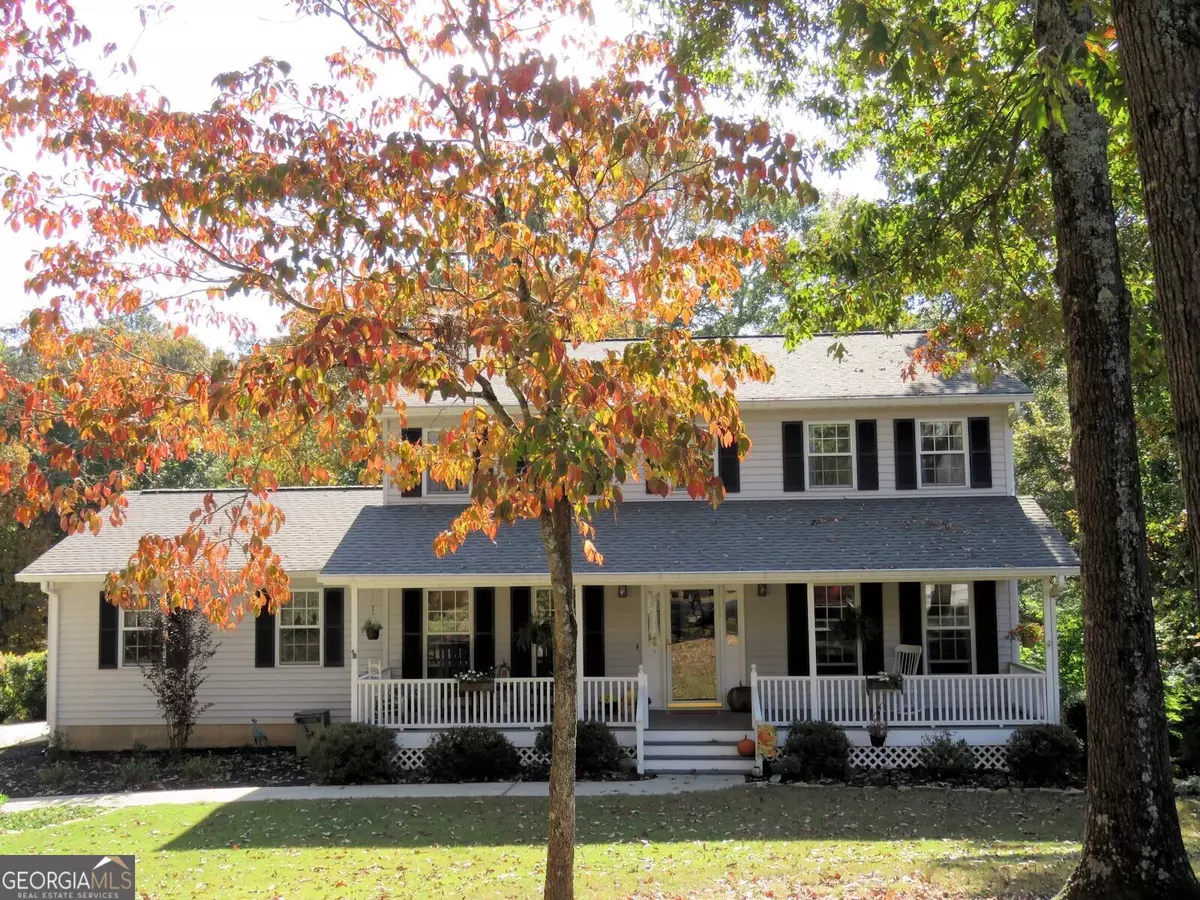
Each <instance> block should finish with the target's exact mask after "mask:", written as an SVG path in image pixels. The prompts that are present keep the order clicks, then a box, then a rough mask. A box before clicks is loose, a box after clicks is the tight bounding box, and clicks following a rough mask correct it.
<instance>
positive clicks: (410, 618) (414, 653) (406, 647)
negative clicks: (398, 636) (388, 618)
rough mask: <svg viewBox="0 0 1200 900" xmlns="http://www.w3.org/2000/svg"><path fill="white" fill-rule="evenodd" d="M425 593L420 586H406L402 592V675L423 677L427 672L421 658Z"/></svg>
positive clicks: (402, 676)
mask: <svg viewBox="0 0 1200 900" xmlns="http://www.w3.org/2000/svg"><path fill="white" fill-rule="evenodd" d="M423 599H424V595H423V594H422V592H421V589H420V588H405V589H404V592H403V593H402V594H401V601H400V621H401V625H400V628H401V632H402V636H403V640H402V642H401V645H400V677H401V678H421V677H422V676H423V675H424V674H425V665H424V660H422V659H421V636H422V633H423V629H424V624H425V623H424V610H422V608H421V607H422V606H423V603H422V600H423Z"/></svg>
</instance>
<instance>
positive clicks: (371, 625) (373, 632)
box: [362, 619, 383, 641]
mask: <svg viewBox="0 0 1200 900" xmlns="http://www.w3.org/2000/svg"><path fill="white" fill-rule="evenodd" d="M362 630H363V634H365V635H366V636H367V640H368V641H377V640H379V633H380V632H381V631H383V626H382V625H380V624H379V623H378V622H376V621H375V620H374V619H367V621H365V622H363V627H362Z"/></svg>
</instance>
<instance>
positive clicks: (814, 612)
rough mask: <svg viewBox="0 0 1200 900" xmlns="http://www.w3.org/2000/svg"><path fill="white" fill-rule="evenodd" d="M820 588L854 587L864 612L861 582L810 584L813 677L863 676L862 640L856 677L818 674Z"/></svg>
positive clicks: (857, 606)
mask: <svg viewBox="0 0 1200 900" xmlns="http://www.w3.org/2000/svg"><path fill="white" fill-rule="evenodd" d="M806 424H807V423H806ZM819 587H837V588H847V587H852V588H854V603H853V604H852V605H853V606H854V608H855V609H857V610H858V611H859V612H860V613H861V612H862V596H861V593H862V585H861V584H860V583H859V582H857V581H822V582H819V583H818V582H810V583H809V585H808V601H809V609H808V612H809V621H810V622H811V630H812V639H811V640H812V644H811V648H810V649H811V651H812V658H811V661H810V663H809V665H810V666H811V668H812V677H814V678H853V677H855V676H857V675H862V674H863V670H862V667H863V646H862V640H861V639H859V640H855V641H854V642H853V643H854V644H855V647H856V649H855V653H854V655H855V668H856V670H857V671H856V672H855V675H820V674H819V673H818V672H817V668H818V667H819V666H820V665H821V663H820V662H819V661H818V660H817V645H818V641H817V588H819ZM826 665H839V663H826ZM840 665H845V663H840Z"/></svg>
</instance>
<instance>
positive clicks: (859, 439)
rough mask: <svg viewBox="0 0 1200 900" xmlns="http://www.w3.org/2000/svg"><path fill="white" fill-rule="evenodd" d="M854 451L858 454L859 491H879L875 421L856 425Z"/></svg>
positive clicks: (877, 442)
mask: <svg viewBox="0 0 1200 900" xmlns="http://www.w3.org/2000/svg"><path fill="white" fill-rule="evenodd" d="M854 449H855V450H856V451H857V453H858V489H859V490H860V491H877V490H879V440H878V436H877V435H876V432H875V420H874V419H859V420H858V421H857V422H855V423H854Z"/></svg>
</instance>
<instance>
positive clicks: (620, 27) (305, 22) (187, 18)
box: [0, 0, 880, 346]
mask: <svg viewBox="0 0 1200 900" xmlns="http://www.w3.org/2000/svg"><path fill="white" fill-rule="evenodd" d="M75 7H76V10H77V12H78V14H79V19H80V21H82V22H83V23H84V24H86V25H87V27H88V28H89V29H90V30H91V32H92V36H93V39H94V46H95V47H96V48H99V47H101V46H102V45H103V44H105V43H107V42H109V41H113V42H115V43H116V44H117V45H118V46H119V47H120V50H119V51H118V53H117V54H116V55H115V56H114V59H116V58H124V56H125V55H128V50H129V48H131V47H132V48H133V57H134V59H135V61H136V63H137V67H138V71H137V75H136V76H131V77H127V78H122V79H120V80H114V81H113V82H112V84H111V86H112V87H113V88H120V89H135V88H138V87H141V86H149V87H151V88H152V89H154V90H155V91H157V92H158V93H161V94H162V95H164V96H165V97H167V98H168V99H169V100H170V102H171V105H172V107H173V108H175V109H188V108H201V107H203V106H206V105H207V104H208V103H209V102H210V101H211V99H212V96H213V94H214V89H213V87H212V79H213V77H214V76H215V75H217V74H218V73H221V72H227V71H231V70H234V69H240V68H244V67H245V66H246V65H248V64H250V63H252V62H254V61H256V60H258V59H261V58H262V57H264V56H271V57H275V58H277V59H283V60H286V61H288V62H289V63H291V64H292V66H293V69H292V77H293V78H295V79H296V80H297V81H298V82H299V83H301V84H305V83H309V82H314V81H319V80H322V79H323V78H324V77H326V74H327V69H326V67H325V64H324V56H325V54H326V53H328V52H329V51H331V50H334V49H337V48H339V47H341V46H342V45H343V44H345V43H349V42H351V39H352V36H350V35H348V34H347V33H345V32H344V31H343V30H342V29H339V28H338V27H337V24H336V23H334V22H333V21H331V20H329V19H315V18H301V17H299V16H298V15H297V14H296V12H295V11H294V8H293V7H292V6H291V5H290V4H289V3H288V2H286V0H174V3H173V8H172V9H171V10H169V11H168V12H166V13H165V14H163V15H162V16H161V17H160V18H159V19H157V20H154V21H152V22H151V24H150V25H149V27H148V28H146V29H145V30H144V31H143V29H142V26H141V23H140V21H139V18H138V11H137V10H138V4H137V0H75ZM595 9H596V28H597V29H598V30H599V31H600V32H601V33H602V34H605V35H609V36H612V37H621V36H623V35H625V34H628V33H629V32H630V31H632V30H634V29H635V27H637V23H635V22H634V21H633V20H631V19H630V17H629V15H628V14H627V13H626V12H625V10H624V9H623V8H622V7H621V6H620V3H619V0H595ZM108 65H109V64H108V63H100V64H99V65H98V66H97V71H98V72H105V71H107V68H108ZM742 112H745V113H747V114H748V113H750V112H752V110H743V111H742ZM2 164H3V165H4V166H7V167H11V168H17V169H21V170H24V169H27V168H29V167H31V166H32V165H33V164H34V160H33V159H32V158H31V157H30V156H28V155H23V154H20V153H17V154H14V155H13V157H10V158H8V159H5V160H3V161H2ZM816 184H817V187H818V188H820V189H821V190H823V191H839V192H841V193H845V194H861V195H871V196H877V195H878V194H879V192H880V186H879V184H878V183H877V182H876V181H875V178H874V166H873V164H872V163H870V162H865V163H864V164H863V165H861V166H859V167H858V168H856V169H854V170H851V171H849V172H846V173H844V174H843V175H841V176H840V177H832V176H829V175H827V174H821V175H820V176H818V177H817V178H816ZM42 244H43V242H42V241H41V239H40V238H38V237H37V236H36V235H34V234H32V233H29V232H25V231H22V232H21V233H20V234H14V233H13V232H12V231H10V230H9V229H7V228H5V229H4V231H3V233H2V234H0V326H9V325H13V324H16V323H17V321H18V320H19V319H21V318H22V317H23V316H24V315H25V314H26V313H27V312H29V310H30V309H32V308H34V307H35V306H37V305H38V302H37V298H36V297H34V296H33V295H27V294H26V293H25V289H24V281H25V277H26V272H25V261H26V260H27V259H28V258H29V256H30V254H31V253H33V252H34V251H35V250H37V249H39V248H40V247H41V246H42ZM242 312H244V314H245V315H248V316H249V317H250V318H252V319H253V320H254V321H255V322H256V323H257V324H258V325H259V327H260V328H261V329H262V330H263V331H264V333H266V334H270V333H272V332H273V330H274V328H273V324H274V322H275V321H276V318H277V314H276V312H275V311H273V310H271V309H270V308H269V307H267V306H266V304H265V303H263V304H262V305H261V307H260V308H258V309H244V310H242ZM193 333H194V334H195V335H196V336H197V337H199V338H201V339H202V340H205V341H206V342H208V343H209V344H212V345H219V346H228V345H229V343H230V341H229V338H228V336H227V335H226V334H224V333H221V332H217V331H215V330H212V329H207V330H206V329H205V328H202V327H197V328H194V329H193Z"/></svg>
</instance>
